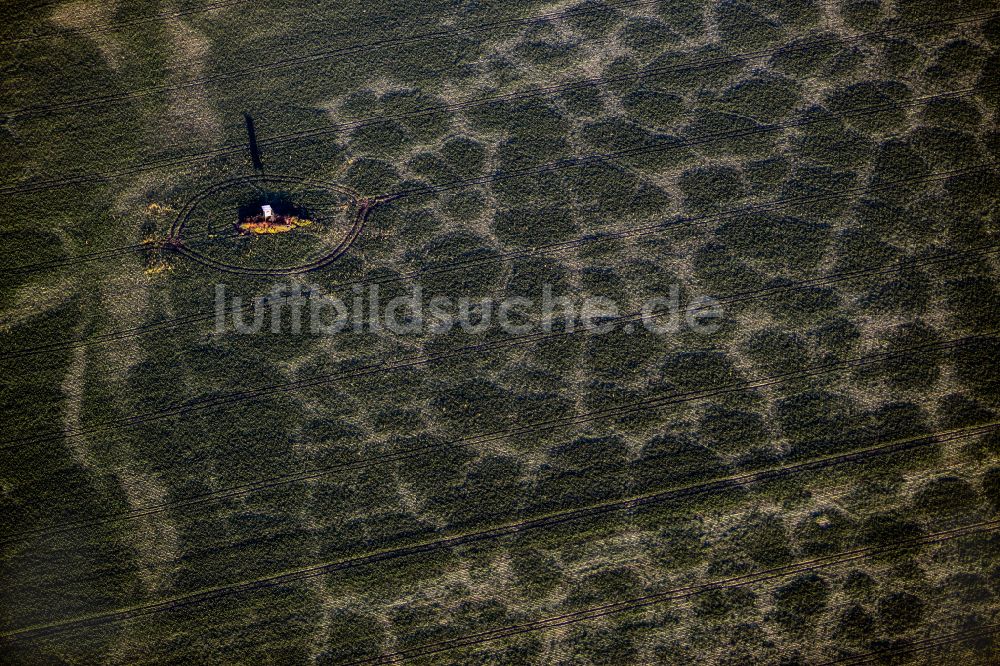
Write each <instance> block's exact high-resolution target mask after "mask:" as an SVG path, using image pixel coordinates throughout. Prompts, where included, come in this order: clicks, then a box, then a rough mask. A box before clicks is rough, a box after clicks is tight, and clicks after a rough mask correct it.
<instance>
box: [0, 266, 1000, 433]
mask: <svg viewBox="0 0 1000 666" xmlns="http://www.w3.org/2000/svg"><path fill="white" fill-rule="evenodd" d="M995 249H996V248H994V247H992V246H991V247H989V248H984V249H980V250H979V251H980V252H983V251H989V252H993V251H995ZM928 261H940V259H938V260H933V259H932V260H928ZM912 263H913V262H910V264H911V265H912ZM881 270H885V269H884V268H882V269H881ZM855 273H857V274H870V273H871V270H870V269H869V270H868V271H856V272H855ZM842 279H847V278H846V277H844V276H838V277H836V278H834V277H827V278H819V279H817V281H814V282H811V283H810V286H813V285H814V284H815V283H816V282H818V281H819V280H837V281H839V280H842ZM799 286H801V285H799ZM778 289H780V290H785V287H780V288H778ZM760 291H768V290H758V292H757V293H759V292H760ZM746 297H748V296H747V295H744V296H741V298H746ZM728 302H730V303H731V302H732V300H730V301H728ZM720 303H721V304H722V305H726V304H727V301H726V300H720ZM700 307H705V306H700ZM642 316H643V315H642V314H641V313H639V314H631V315H624V316H619V317H617V318H613V319H612V321H614V322H616V323H622V322H628V321H639V320H641V318H642ZM573 334H575V331H574V332H558V333H550V332H543V333H534V334H527V335H523V336H516V337H513V338H511V339H509V340H504V341H501V342H498V343H486V344H479V345H470V346H467V347H462V348H459V349H457V350H451V351H449V352H446V353H445V354H421V355H417V356H414V357H411V358H409V359H400V360H399V362H397V363H395V364H389V363H386V362H381V363H377V364H374V365H370V366H366V367H364V368H361V369H356V370H352V371H349V372H346V373H334V374H332V375H323V376H319V377H311V378H308V379H304V380H298V381H294V382H287V383H284V384H274V385H270V386H266V387H260V388H258V389H252V390H249V391H235V392H232V393H229V394H225V395H222V396H210V397H206V398H201V399H197V400H193V401H187V402H184V403H179V404H176V405H173V406H170V407H167V408H164V409H162V410H157V411H154V412H147V413H143V414H137V415H133V416H130V417H126V418H122V419H115V420H112V421H109V422H107V423H104V424H101V425H98V426H93V427H89V428H84V429H80V430H76V431H51V432H48V433H43V434H40V435H35V436H30V437H22V438H16V439H12V440H7V441H5V442H3V443H0V450H9V449H14V448H20V447H22V446H26V445H29V444H37V443H44V442H49V441H57V440H61V439H64V438H73V437H81V436H85V435H93V434H98V433H102V432H107V431H110V430H116V429H120V428H130V427H134V426H137V425H142V424H145V423H150V422H154V421H160V420H164V419H168V418H174V417H186V416H189V415H190V414H193V413H195V412H200V411H204V410H206V409H214V408H216V407H221V406H225V405H231V404H235V403H240V402H244V401H246V400H253V399H258V398H269V397H271V396H273V395H275V394H276V393H286V392H290V391H298V390H301V389H304V388H310V387H315V386H320V385H323V384H328V383H331V382H333V381H338V380H344V379H349V378H357V377H362V376H367V375H372V374H378V373H382V372H386V371H393V370H400V369H404V368H410V367H417V366H422V365H426V364H428V363H432V362H435V361H439V360H444V359H447V358H452V357H454V356H458V355H464V354H468V353H470V352H473V351H485V350H492V349H502V348H505V347H509V346H519V345H522V344H528V343H533V342H538V341H540V340H543V339H550V338H554V337H561V336H565V335H573Z"/></svg>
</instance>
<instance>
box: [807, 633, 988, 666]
mask: <svg viewBox="0 0 1000 666" xmlns="http://www.w3.org/2000/svg"><path fill="white" fill-rule="evenodd" d="M998 631H1000V624H990V625H986V626H982V627H977V628H976V629H970V630H968V631H957V632H954V633H950V634H942V635H939V636H932V637H930V638H925V639H923V640H919V641H913V642H911V643H910V644H909V645H907V646H905V647H903V648H900V649H896V650H877V651H875V652H867V653H865V654H860V655H856V656H853V657H843V658H842V659H834V660H833V661H825V662H823V663H822V664H820V666H833V665H834V664H869V663H872V662H880V663H887V659H888V658H889V657H894V656H897V655H901V654H911V653H914V652H923V651H925V650H933V649H934V648H936V647H947V646H950V645H953V644H956V643H963V642H965V641H970V640H975V639H977V638H985V637H986V636H991V635H993V634H995V633H997V632H998Z"/></svg>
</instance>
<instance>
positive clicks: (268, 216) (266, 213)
mask: <svg viewBox="0 0 1000 666" xmlns="http://www.w3.org/2000/svg"><path fill="white" fill-rule="evenodd" d="M260 209H261V210H262V211H264V219H265V220H270V219H271V218H272V217H274V211H273V210H272V209H271V207H270V206H268V205H267V204H264V205H263V206H261V207H260Z"/></svg>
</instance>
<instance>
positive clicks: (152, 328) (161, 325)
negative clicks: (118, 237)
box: [0, 164, 993, 359]
mask: <svg viewBox="0 0 1000 666" xmlns="http://www.w3.org/2000/svg"><path fill="white" fill-rule="evenodd" d="M990 168H993V165H992V164H989V165H977V166H974V167H969V168H967V169H956V170H951V171H944V172H938V173H934V174H929V175H927V176H918V177H914V178H905V179H900V180H894V181H886V182H881V183H879V184H877V185H874V186H867V187H858V188H849V189H845V190H840V191H836V192H830V193H824V194H818V195H809V196H802V197H789V198H786V199H779V200H776V201H770V202H766V203H763V204H754V205H750V206H742V207H739V208H736V209H732V210H728V211H723V212H721V213H713V214H709V215H701V216H697V217H691V218H681V219H680V220H679V221H672V222H663V223H656V224H651V225H645V226H641V227H637V228H635V229H629V230H626V231H620V232H614V233H607V234H602V235H600V236H585V237H581V238H577V239H573V240H569V241H563V242H559V243H550V244H547V245H540V246H537V247H533V248H531V249H529V250H516V251H512V252H505V253H501V254H498V255H495V256H492V257H488V258H485V259H469V260H460V261H454V262H447V263H443V264H437V265H434V266H432V267H430V268H427V269H422V270H419V271H413V272H410V273H403V274H401V275H399V276H394V277H392V278H386V279H384V280H377V281H369V282H345V283H340V284H334V285H332V286H331V289H333V290H338V289H349V288H352V287H356V286H361V287H365V286H371V285H380V286H381V285H385V284H390V283H395V282H401V281H406V280H411V279H417V278H420V277H425V276H429V275H439V274H442V273H446V272H450V271H454V270H461V269H465V268H469V267H473V266H480V265H484V264H489V263H495V262H506V261H512V260H514V259H519V258H522V257H530V256H536V255H539V254H545V253H558V252H564V251H568V250H570V249H574V248H577V247H581V246H583V245H587V244H591V243H603V242H611V241H615V240H621V239H626V238H638V237H641V236H645V235H649V234H656V233H660V232H666V231H675V230H679V229H683V228H689V227H697V226H704V225H706V224H708V223H711V222H718V221H721V220H725V219H729V218H731V217H733V216H737V215H743V214H749V213H756V212H765V211H770V210H780V209H782V208H785V207H787V206H792V205H798V204H805V203H816V202H820V201H828V200H838V199H842V198H843V197H846V196H851V195H855V194H871V193H876V192H881V191H883V190H887V189H892V188H895V187H898V186H900V185H910V184H916V183H928V182H935V181H938V180H946V179H948V178H951V177H954V176H958V175H965V174H970V173H976V172H978V171H982V170H984V169H990ZM286 300H287V299H284V298H282V299H280V300H278V301H269V303H278V302H285V301H286ZM231 313H232V308H230V307H227V308H226V310H225V314H227V315H228V314H231ZM217 314H218V313H217V312H216V311H214V310H212V311H202V312H196V313H194V314H190V315H184V316H181V317H175V318H171V319H165V320H161V321H158V322H154V323H152V324H147V325H144V326H138V327H135V328H131V329H122V330H119V331H114V332H111V333H106V334H102V335H97V336H91V337H89V338H83V339H74V340H66V341H62V342H54V343H49V344H45V345H38V346H35V347H28V348H22V349H13V350H9V351H5V352H0V359H17V358H23V357H31V356H36V355H42V354H48V353H52V352H56V351H60V350H64V349H75V348H79V347H84V346H91V345H97V344H104V343H108V342H114V341H117V340H126V339H131V338H133V337H137V336H140V335H145V334H147V333H154V332H158V331H161V330H163V329H167V328H173V327H177V326H183V325H186V324H195V323H200V322H206V321H211V320H213V319H214V318H215V317H216V316H217Z"/></svg>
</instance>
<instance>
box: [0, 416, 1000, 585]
mask: <svg viewBox="0 0 1000 666" xmlns="http://www.w3.org/2000/svg"><path fill="white" fill-rule="evenodd" d="M998 430H1000V422H994V423H989V424H982V425H978V426H970V427H966V428H959V429H952V430H948V431H940V432H936V433H930V434H926V435H921V436H914V437H910V438H906V439H900V440H890V441H886V442H882V443H879V444H876V445H874V446H870V447H867V448H864V449H855V450H850V451H844V452H842V453H838V454H831V455H827V456H822V457H817V458H812V459H807V460H802V461H800V462H796V463H791V464H787V465H781V466H778V467H773V468H770V469H762V470H755V471H747V472H742V473H739V474H731V475H729V476H725V477H719V478H715V479H709V480H704V481H698V482H695V483H690V484H688V485H683V486H679V487H673V488H665V489H660V490H657V491H654V492H647V493H646V494H644V495H639V496H634V497H628V498H624V499H616V500H613V501H607V502H605V503H603V504H597V505H592V506H584V507H579V508H575V509H568V510H563V511H559V512H556V513H551V514H547V515H535V516H533V517H529V518H525V519H523V520H520V521H517V522H514V523H509V524H506V525H498V526H492V527H489V528H486V529H480V530H478V531H476V532H471V533H468V532H467V533H464V534H456V535H454V536H447V537H441V538H438V539H434V540H432V541H424V542H422V543H417V544H410V545H404V546H398V547H396V548H392V549H389V550H384V551H380V552H379V553H377V554H376V556H377V558H378V559H377V560H371V559H370V557H371V556H359V557H353V558H348V559H347V560H343V561H342V562H355V561H357V562H359V563H362V564H368V563H371V562H373V561H386V560H390V559H396V558H400V557H406V556H408V555H411V554H414V553H426V552H433V551H437V550H442V549H450V548H455V547H458V546H462V545H465V544H470V543H479V542H483V541H489V540H492V539H499V538H502V537H504V536H510V535H513V534H521V533H525V532H529V531H533V530H536V529H547V528H549V527H553V526H557V525H564V524H567V523H572V522H575V521H578V520H585V519H588V518H594V517H599V516H603V515H609V514H614V513H621V512H631V511H638V510H641V509H643V508H646V507H650V506H655V505H658V504H664V503H669V502H677V501H683V500H687V499H689V498H692V497H699V496H701V495H706V494H713V493H717V492H726V491H730V490H741V489H745V488H747V487H749V486H752V485H755V484H758V483H769V482H772V481H776V480H781V479H784V478H786V477H788V476H790V475H793V474H798V473H802V472H819V471H823V470H827V469H833V468H835V467H837V466H839V465H843V464H862V463H865V462H866V461H868V460H871V459H876V458H878V457H881V456H885V455H894V454H899V453H906V452H911V451H917V450H919V449H922V448H924V447H928V446H936V445H939V444H945V443H949V442H955V441H963V440H966V439H969V438H972V437H979V436H982V435H986V434H990V433H994V432H997V431H998ZM312 478H317V475H313V476H312V477H310V478H307V479H304V480H311V479H312ZM298 480H303V479H298ZM277 485H280V484H279V483H269V484H264V483H258V484H256V485H255V486H254V488H253V490H254V491H256V490H263V489H267V488H273V487H276V486H277ZM248 492H250V491H248V490H246V489H243V490H242V491H240V492H239V493H236V492H230V493H228V494H226V495H223V496H219V495H218V494H216V496H214V497H211V498H208V497H207V496H203V497H205V500H204V501H201V502H200V503H199V504H198V506H204V502H205V501H214V500H217V499H228V498H232V497H236V496H238V495H245V494H247V493H248ZM195 500H199V498H191V500H190V501H188V502H187V503H185V502H184V501H179V502H172V503H168V504H164V505H161V506H159V507H150V508H148V509H147V510H145V511H143V512H141V513H139V512H132V513H130V514H128V515H121V516H117V517H108V518H107V519H104V520H100V521H97V520H95V521H89V522H83V521H80V522H78V523H73V524H64V525H62V526H55V527H52V528H47V529H43V530H34V531H31V532H21V533H19V534H17V535H14V536H13V537H12V538H8V539H5V540H3V541H0V545H9V544H11V543H16V542H19V541H23V540H24V539H26V538H36V537H39V536H46V537H47V536H52V535H55V534H62V533H66V532H69V531H74V530H79V529H84V528H87V527H96V526H99V525H104V524H111V523H115V522H119V521H122V520H132V519H135V518H141V517H147V516H150V515H154V514H156V513H160V512H163V511H166V510H171V509H181V510H183V509H187V508H189V507H192V506H195V505H196V504H195ZM173 562H174V560H170V561H168V562H159V563H157V564H158V565H162V564H170V563H173Z"/></svg>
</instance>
